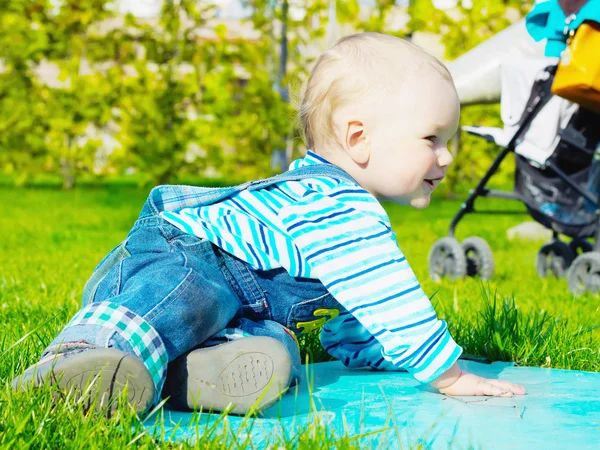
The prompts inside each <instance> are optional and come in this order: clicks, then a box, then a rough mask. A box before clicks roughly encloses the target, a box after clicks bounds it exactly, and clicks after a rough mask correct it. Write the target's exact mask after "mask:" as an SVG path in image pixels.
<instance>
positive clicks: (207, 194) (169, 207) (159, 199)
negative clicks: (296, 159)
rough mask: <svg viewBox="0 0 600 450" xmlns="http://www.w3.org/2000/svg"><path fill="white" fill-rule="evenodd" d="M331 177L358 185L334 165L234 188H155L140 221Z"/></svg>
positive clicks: (312, 167)
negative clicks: (281, 185)
mask: <svg viewBox="0 0 600 450" xmlns="http://www.w3.org/2000/svg"><path fill="white" fill-rule="evenodd" d="M314 177H330V178H337V179H342V180H345V181H349V182H351V183H354V184H358V183H357V182H356V180H354V179H353V178H352V177H351V176H350V175H348V173H346V172H345V171H344V170H342V169H340V168H339V167H337V166H334V165H333V164H314V165H309V166H304V167H299V168H297V169H294V170H290V171H287V172H284V173H281V174H279V175H275V176H274V177H271V178H266V179H264V180H255V181H248V182H246V183H242V184H239V185H237V186H230V187H224V188H207V187H199V186H180V185H175V186H170V185H163V186H157V187H155V188H154V189H152V191H151V192H150V195H149V198H148V200H147V201H146V204H145V205H144V208H143V209H142V213H141V214H140V218H143V217H147V216H154V215H158V214H159V213H160V212H161V211H173V210H178V209H181V208H186V207H199V206H205V205H210V204H213V203H217V202H219V201H221V200H224V199H226V198H229V197H231V196H233V195H235V194H237V193H239V192H242V191H244V190H246V189H247V190H249V191H255V190H258V189H263V188H266V187H269V186H271V185H273V184H276V183H283V182H285V181H297V180H302V179H305V178H314Z"/></svg>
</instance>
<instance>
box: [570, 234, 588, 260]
mask: <svg viewBox="0 0 600 450" xmlns="http://www.w3.org/2000/svg"><path fill="white" fill-rule="evenodd" d="M569 247H570V249H571V251H572V252H573V255H574V256H575V257H576V256H578V255H581V254H582V253H587V252H591V251H592V250H594V246H593V245H592V244H591V243H590V241H588V240H587V239H581V238H578V239H573V240H572V241H571V242H569Z"/></svg>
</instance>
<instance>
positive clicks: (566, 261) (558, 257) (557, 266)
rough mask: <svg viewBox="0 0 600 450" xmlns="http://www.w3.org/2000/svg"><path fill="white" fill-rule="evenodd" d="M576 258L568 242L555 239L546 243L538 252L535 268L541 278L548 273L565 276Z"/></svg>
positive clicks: (559, 276) (558, 276)
mask: <svg viewBox="0 0 600 450" xmlns="http://www.w3.org/2000/svg"><path fill="white" fill-rule="evenodd" d="M574 259H575V255H574V254H573V251H572V250H571V248H570V247H569V246H568V245H567V244H565V243H564V242H562V241H559V240H553V241H551V242H548V243H547V244H544V246H542V248H541V249H540V251H539V252H538V254H537V259H536V261H535V270H536V271H537V273H538V275H539V277H540V278H546V277H547V276H548V275H553V276H555V277H556V278H563V277H564V276H565V275H566V273H567V269H568V268H569V266H570V265H571V263H572V262H573V260H574Z"/></svg>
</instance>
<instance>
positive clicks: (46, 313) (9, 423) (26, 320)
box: [0, 185, 600, 449]
mask: <svg viewBox="0 0 600 450" xmlns="http://www.w3.org/2000/svg"><path fill="white" fill-rule="evenodd" d="M146 195H147V192H146V191H143V190H139V189H136V188H134V187H122V186H118V185H112V186H109V187H104V188H95V189H92V188H87V189H76V190H74V191H73V192H61V191H59V190H52V189H18V188H15V189H13V188H7V187H0V199H1V204H2V209H1V211H2V214H0V323H2V327H3V331H2V333H0V382H1V383H2V388H0V448H7V449H9V448H10V449H15V448H90V447H93V448H115V449H116V448H119V449H120V448H124V447H126V446H127V445H128V444H131V445H135V446H137V447H142V448H144V447H152V448H155V447H156V443H155V441H154V439H153V438H152V437H151V436H147V435H145V434H144V433H143V431H144V430H143V428H142V426H141V423H140V421H139V419H138V418H137V417H136V416H135V415H134V414H132V413H131V412H129V411H128V410H127V408H126V407H124V408H122V409H120V410H119V414H117V416H116V417H114V418H112V419H110V420H108V419H103V418H98V417H96V416H93V415H85V414H83V413H82V411H81V408H82V405H80V404H78V403H77V402H73V401H72V400H69V401H65V402H64V403H63V404H60V405H57V404H56V403H53V402H52V401H51V398H52V392H51V391H52V390H51V389H41V390H38V391H36V392H33V393H31V392H30V393H27V394H14V393H13V392H12V391H11V389H10V380H12V378H13V377H14V376H15V375H17V374H19V373H20V372H21V371H22V370H24V369H25V368H26V367H27V366H29V365H30V364H32V363H34V362H35V361H36V359H37V357H38V356H39V354H40V352H41V351H42V349H43V348H44V347H45V345H46V344H47V343H48V342H49V341H50V340H51V339H52V338H53V337H54V336H55V335H56V334H57V332H59V331H60V329H61V328H62V327H63V326H64V324H65V323H66V322H67V321H68V320H69V318H70V317H71V316H72V315H73V314H74V313H75V312H76V311H77V309H78V307H79V302H80V297H81V292H82V290H83V286H84V283H85V281H86V280H87V277H88V276H89V275H90V274H91V272H92V270H93V269H94V267H95V265H96V264H97V262H98V261H99V260H100V259H101V258H102V257H103V256H104V255H105V254H106V252H107V251H108V250H110V249H111V248H112V247H113V246H114V245H116V244H117V243H118V242H120V241H121V240H122V238H123V237H124V235H125V234H126V233H127V231H128V230H129V228H130V227H131V225H132V224H133V221H134V220H135V218H136V217H137V214H138V212H139V210H140V208H141V206H142V203H143V201H144V200H145V197H146ZM459 205H460V202H459V201H437V202H435V203H434V204H433V205H432V206H431V207H430V208H428V209H426V210H424V211H417V210H413V209H409V208H402V207H398V206H395V205H386V208H387V210H388V212H389V214H390V217H391V219H392V224H393V227H394V230H395V232H396V234H397V236H398V240H399V242H400V246H401V248H402V250H403V251H404V253H405V254H406V256H407V258H408V260H409V261H410V262H411V265H412V267H413V269H414V270H415V272H416V274H417V277H418V278H419V279H420V280H421V282H422V285H423V288H424V289H425V292H427V293H428V294H429V295H430V296H431V295H433V303H434V306H435V308H436V311H437V312H438V314H439V315H440V317H442V318H444V319H446V320H447V321H448V323H449V326H450V328H451V330H452V333H453V335H454V337H455V339H456V340H457V342H458V343H459V344H460V345H462V346H463V347H464V349H465V352H466V353H471V354H476V355H480V356H484V357H488V358H490V359H493V360H505V361H516V362H517V363H519V364H521V365H532V366H543V367H556V368H566V369H577V370H590V371H598V370H600V334H599V333H600V329H598V328H596V327H598V326H599V325H600V312H599V309H600V299H599V298H598V297H597V296H592V295H584V296H581V297H577V298H575V297H573V296H572V295H571V294H570V293H569V290H568V288H567V286H566V282H565V281H564V280H556V279H539V278H538V277H537V275H536V273H535V267H534V260H535V256H536V253H537V251H538V249H539V247H540V246H541V244H542V242H512V241H508V240H507V239H506V233H505V230H506V229H507V228H509V227H511V226H513V225H516V224H518V223H520V222H522V221H523V220H528V216H527V215H519V214H516V215H515V214H510V215H470V216H467V217H466V219H465V220H464V221H463V222H462V223H461V224H460V225H459V227H458V230H457V231H458V238H459V239H462V238H464V237H467V236H471V235H478V236H481V237H483V238H485V239H486V240H487V241H488V242H489V243H490V245H491V246H492V248H493V250H494V254H495V261H496V276H495V278H494V279H493V280H492V281H491V282H489V283H487V284H485V285H482V283H481V282H480V281H479V280H477V279H466V280H460V281H457V282H444V283H441V284H436V283H433V282H432V281H430V280H429V278H428V275H427V255H428V252H429V249H430V248H431V245H432V244H433V242H434V241H435V240H436V239H438V238H440V237H442V236H445V235H446V232H447V228H448V225H449V223H450V220H451V219H452V217H453V215H454V214H455V213H456V211H457V210H458V208H459ZM481 205H482V206H484V207H486V208H487V207H488V205H489V206H490V207H494V209H496V208H498V207H501V208H508V209H511V210H513V211H523V208H522V207H521V206H520V205H519V204H517V203H510V202H503V201H491V200H482V201H481ZM302 342H303V348H304V350H305V354H307V355H310V357H311V358H312V360H314V361H323V360H327V359H328V357H327V355H325V354H324V352H323V351H322V350H321V349H320V348H319V346H318V342H317V340H316V339H315V336H314V335H310V336H308V337H304V338H302ZM202 436H203V437H202V439H201V440H200V441H199V442H198V443H197V447H198V448H235V443H234V441H233V440H232V438H231V436H229V435H226V434H221V435H215V434H214V433H213V434H210V433H202ZM275 444H276V445H275V448H277V446H278V445H282V446H284V447H291V446H293V447H295V448H314V446H315V445H316V444H318V445H321V446H325V447H330V446H335V447H336V448H353V447H356V446H357V444H356V442H355V441H353V440H352V439H350V438H349V437H344V436H333V435H331V433H329V432H328V431H327V430H326V429H324V428H321V427H319V426H318V425H316V424H313V425H311V427H310V430H308V431H307V432H306V433H303V434H302V437H301V439H300V441H289V442H285V441H282V442H277V443H275ZM161 446H164V445H161ZM173 446H174V447H184V448H185V447H186V445H185V444H174V445H173ZM242 447H244V448H245V446H242Z"/></svg>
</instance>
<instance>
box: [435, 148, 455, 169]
mask: <svg viewBox="0 0 600 450" xmlns="http://www.w3.org/2000/svg"><path fill="white" fill-rule="evenodd" d="M452 161H454V157H453V156H452V153H450V150H448V147H445V146H444V147H443V148H439V149H438V154H437V165H438V166H439V167H448V166H449V165H450V164H452Z"/></svg>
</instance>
